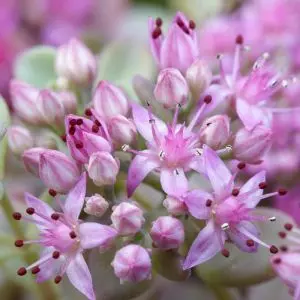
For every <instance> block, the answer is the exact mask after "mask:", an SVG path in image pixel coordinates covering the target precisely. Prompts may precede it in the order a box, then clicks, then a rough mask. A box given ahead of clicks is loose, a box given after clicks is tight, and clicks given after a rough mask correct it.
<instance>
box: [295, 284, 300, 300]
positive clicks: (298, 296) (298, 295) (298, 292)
mask: <svg viewBox="0 0 300 300" xmlns="http://www.w3.org/2000/svg"><path fill="white" fill-rule="evenodd" d="M294 299H295V300H300V280H298V283H297V286H296V289H295V293H294Z"/></svg>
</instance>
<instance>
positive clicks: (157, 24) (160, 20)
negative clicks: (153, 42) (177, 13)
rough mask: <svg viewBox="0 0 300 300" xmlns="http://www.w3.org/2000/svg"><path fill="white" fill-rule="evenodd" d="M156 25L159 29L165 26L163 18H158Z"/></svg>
mask: <svg viewBox="0 0 300 300" xmlns="http://www.w3.org/2000/svg"><path fill="white" fill-rule="evenodd" d="M155 24H156V26H157V27H161V26H162V24H163V20H162V19H161V18H156V20H155Z"/></svg>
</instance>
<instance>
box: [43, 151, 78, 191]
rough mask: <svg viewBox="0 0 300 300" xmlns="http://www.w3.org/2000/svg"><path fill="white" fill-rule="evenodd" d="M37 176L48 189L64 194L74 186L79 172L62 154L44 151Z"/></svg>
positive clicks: (70, 160) (72, 162)
mask: <svg viewBox="0 0 300 300" xmlns="http://www.w3.org/2000/svg"><path fill="white" fill-rule="evenodd" d="M39 175H40V178H41V180H42V181H43V182H44V184H45V185H46V186H47V187H48V188H50V189H53V190H55V191H57V192H59V193H63V194H64V193H67V192H68V191H69V190H70V189H71V188H72V187H73V186H74V185H75V184H76V182H77V181H78V179H79V176H80V171H79V168H78V167H77V165H76V163H75V162H74V161H73V160H72V159H71V158H69V157H68V156H67V155H65V154H64V153H62V152H59V151H56V150H45V151H44V152H42V153H41V155H40V165H39Z"/></svg>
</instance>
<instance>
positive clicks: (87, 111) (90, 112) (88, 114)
mask: <svg viewBox="0 0 300 300" xmlns="http://www.w3.org/2000/svg"><path fill="white" fill-rule="evenodd" d="M84 114H85V115H86V116H88V117H91V116H92V115H93V113H92V111H91V110H90V109H89V108H87V109H86V110H85V111H84Z"/></svg>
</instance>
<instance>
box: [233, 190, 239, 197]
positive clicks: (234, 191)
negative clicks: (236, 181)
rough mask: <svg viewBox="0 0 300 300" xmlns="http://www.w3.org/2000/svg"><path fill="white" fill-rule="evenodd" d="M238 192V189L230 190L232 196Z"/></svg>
mask: <svg viewBox="0 0 300 300" xmlns="http://www.w3.org/2000/svg"><path fill="white" fill-rule="evenodd" d="M239 193H240V190H239V189H233V190H232V192H231V194H232V196H235V197H236V196H238V194H239Z"/></svg>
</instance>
